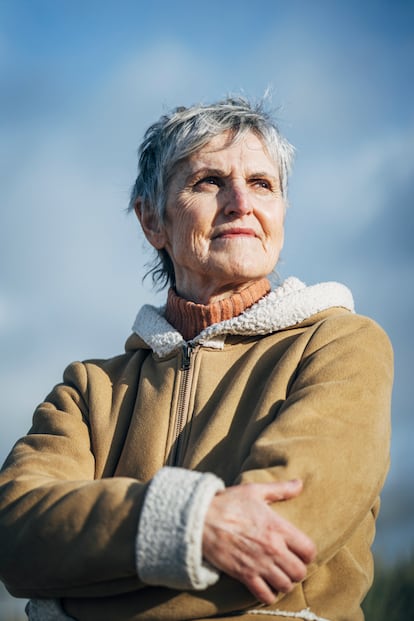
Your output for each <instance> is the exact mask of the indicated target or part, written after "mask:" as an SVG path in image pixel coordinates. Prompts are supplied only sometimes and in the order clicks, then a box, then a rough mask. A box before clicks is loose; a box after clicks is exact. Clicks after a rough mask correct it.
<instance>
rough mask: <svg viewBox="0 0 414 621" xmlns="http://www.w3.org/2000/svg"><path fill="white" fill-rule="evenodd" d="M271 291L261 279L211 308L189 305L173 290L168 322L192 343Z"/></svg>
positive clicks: (170, 296)
mask: <svg viewBox="0 0 414 621" xmlns="http://www.w3.org/2000/svg"><path fill="white" fill-rule="evenodd" d="M270 288H271V287H270V283H269V281H268V280H267V278H262V279H261V280H258V281H256V282H254V283H253V284H251V285H249V286H248V287H246V288H245V289H242V290H241V291H239V292H238V293H234V294H233V295H231V296H230V297H228V298H224V299H222V300H218V302H213V303H212V304H196V303H194V302H190V301H189V300H185V299H184V298H181V297H180V296H178V295H177V293H176V292H175V290H174V289H173V288H171V289H170V290H169V291H168V299H167V306H166V309H165V318H166V320H167V321H168V322H169V323H170V324H171V325H172V326H173V327H174V328H175V329H176V330H178V331H179V332H180V333H181V334H182V335H183V337H184V339H185V340H186V341H189V340H191V339H193V338H194V337H195V336H197V334H200V332H201V331H202V330H204V329H205V328H207V327H208V326H211V325H212V324H214V323H219V322H220V321H225V320H226V319H232V318H233V317H237V316H238V315H240V314H241V313H242V312H243V311H245V310H246V309H247V308H249V307H250V306H253V304H255V303H256V302H258V301H259V300H260V299H261V298H262V297H263V296H265V295H267V294H268V293H269V291H270Z"/></svg>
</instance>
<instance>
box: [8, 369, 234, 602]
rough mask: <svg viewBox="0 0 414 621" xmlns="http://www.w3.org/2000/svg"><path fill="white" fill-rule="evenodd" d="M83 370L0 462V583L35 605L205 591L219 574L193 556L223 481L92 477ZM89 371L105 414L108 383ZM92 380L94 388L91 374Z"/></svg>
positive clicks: (168, 471)
mask: <svg viewBox="0 0 414 621" xmlns="http://www.w3.org/2000/svg"><path fill="white" fill-rule="evenodd" d="M88 368H89V367H88V365H84V364H82V363H75V364H73V365H71V366H70V367H68V369H67V370H66V372H65V374H64V383H63V384H61V385H59V386H57V387H56V388H55V389H54V391H53V392H52V393H51V394H50V395H49V397H48V398H47V400H46V402H45V403H42V404H41V405H40V406H39V407H38V408H37V410H36V412H35V414H34V419H33V425H32V428H31V429H30V432H29V433H28V435H27V436H25V437H24V438H23V439H21V440H20V441H19V442H18V443H17V444H16V446H15V447H14V449H13V451H12V452H11V454H10V455H9V457H8V459H7V460H6V463H5V464H4V467H3V469H2V472H1V474H0V549H1V555H0V577H1V578H2V579H3V581H4V582H5V584H6V586H7V587H8V589H9V590H10V592H11V593H13V594H14V595H16V596H21V597H34V598H51V597H71V596H79V597H92V596H94V595H98V594H101V593H102V591H103V590H104V591H105V594H106V595H111V594H117V593H126V592H128V591H132V590H136V589H140V588H142V587H143V586H145V585H147V584H162V585H164V586H172V587H175V588H178V589H184V588H187V589H189V588H194V589H204V588H206V587H207V586H208V585H209V584H213V583H214V582H216V581H217V579H218V573H217V572H216V571H215V570H213V568H209V567H208V566H206V565H205V564H204V563H203V562H202V559H201V535H202V524H203V520H204V514H205V512H206V511H207V508H208V504H209V499H210V500H211V498H212V497H213V495H214V494H215V493H216V491H218V490H219V489H222V487H223V483H222V481H221V480H220V479H219V478H218V477H216V476H215V475H213V474H209V473H195V472H191V471H185V470H182V469H179V468H174V469H172V468H162V469H161V470H160V471H159V472H158V473H157V475H156V476H155V477H154V479H153V480H151V481H150V482H149V483H143V482H142V481H139V480H137V479H134V478H127V477H113V478H112V477H111V478H101V475H100V472H101V471H102V463H101V464H100V465H99V466H98V465H97V462H102V461H103V459H104V456H102V455H101V454H100V453H99V449H98V447H97V446H95V447H94V444H95V441H94V435H93V434H92V433H91V430H90V420H89V406H88V400H89V399H90V398H91V395H90V391H91V381H90V378H89V373H88ZM94 371H95V375H98V376H99V377H100V380H101V383H100V389H99V390H98V392H99V394H100V406H101V408H102V410H103V409H105V408H106V409H108V408H110V407H111V403H110V401H111V394H112V393H111V392H108V389H109V386H108V385H106V384H107V383H108V381H109V378H106V380H107V381H106V383H105V381H103V380H102V377H106V376H105V374H102V371H101V370H100V369H99V368H94ZM89 372H91V368H89ZM102 382H103V383H102ZM93 383H94V389H93V390H94V391H96V390H97V386H96V385H95V384H96V383H97V381H96V377H95V381H94V382H93ZM98 383H99V382H98ZM95 400H96V399H95ZM95 409H96V404H95ZM98 414H99V413H98ZM107 443H108V440H107ZM109 444H110V441H109ZM183 524H185V527H183ZM138 525H140V527H139V530H138ZM138 535H139V536H138ZM190 535H191V536H190ZM138 576H139V577H140V578H139V577H138ZM144 583H145V584H144ZM49 604H50V602H49V601H48V599H46V600H45V604H44V602H43V601H42V600H38V601H37V602H36V606H41V605H46V606H48V605H49Z"/></svg>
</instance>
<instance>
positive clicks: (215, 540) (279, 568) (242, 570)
mask: <svg viewBox="0 0 414 621" xmlns="http://www.w3.org/2000/svg"><path fill="white" fill-rule="evenodd" d="M301 489H302V484H301V482H300V481H299V482H284V483H265V484H248V485H238V486H234V487H230V488H227V489H226V490H224V491H223V492H220V493H219V494H217V495H216V496H215V497H214V499H213V501H212V503H211V505H210V507H209V509H208V511H207V515H206V520H205V524H204V533H203V554H204V556H205V558H206V559H207V560H208V561H209V562H210V563H212V564H213V565H215V566H216V567H217V568H218V569H220V570H222V571H224V572H225V573H227V574H228V575H230V576H232V577H233V578H236V579H237V580H239V581H240V582H242V583H243V584H245V586H246V587H247V588H248V589H249V590H250V591H251V592H252V593H253V595H255V597H256V598H257V599H259V600H260V601H262V602H264V603H271V602H273V601H274V599H275V594H276V593H277V592H289V591H290V590H291V589H292V588H293V586H294V583H296V582H299V581H301V580H303V579H304V578H305V576H306V564H307V563H309V562H311V561H312V560H313V558H314V555H315V547H314V544H313V543H312V541H311V540H310V539H309V538H308V537H307V536H306V535H305V534H304V533H302V532H301V531H300V530H299V529H297V528H296V527H295V526H293V525H292V524H290V523H289V522H288V521H287V520H285V519H283V518H282V517H280V516H279V515H278V514H277V512H275V511H274V510H272V509H271V508H270V507H269V504H270V503H271V502H276V501H277V500H284V499H288V498H292V497H294V496H296V495H298V494H299V493H300V491H301Z"/></svg>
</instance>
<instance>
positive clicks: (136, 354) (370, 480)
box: [0, 99, 392, 621]
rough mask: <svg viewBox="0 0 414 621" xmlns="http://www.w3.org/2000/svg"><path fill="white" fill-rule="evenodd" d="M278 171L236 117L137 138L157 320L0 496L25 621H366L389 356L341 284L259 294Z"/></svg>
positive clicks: (172, 118)
mask: <svg viewBox="0 0 414 621" xmlns="http://www.w3.org/2000/svg"><path fill="white" fill-rule="evenodd" d="M291 157H292V148H291V146H290V145H289V143H288V142H287V141H286V140H285V139H284V138H283V137H282V136H281V135H280V134H279V132H278V129H277V128H276V126H275V125H274V123H273V121H272V119H271V118H270V117H269V116H268V115H267V114H266V113H265V112H264V111H263V109H262V107H261V106H260V105H259V106H253V105H251V104H249V103H248V102H247V101H245V100H243V99H228V100H225V101H223V102H219V103H217V104H214V105H211V106H198V107H192V108H188V109H186V108H177V109H176V110H175V111H173V112H172V113H171V114H170V115H166V116H163V117H162V118H161V119H160V121H159V122H157V123H155V124H154V125H152V126H151V127H150V128H149V130H148V131H147V133H146V135H145V139H144V142H143V144H142V146H141V149H140V166H139V174H138V178H137V180H136V183H135V186H134V189H133V193H132V199H131V209H133V210H135V212H136V214H137V216H138V219H139V221H140V223H141V226H142V229H143V231H144V233H145V235H146V237H147V239H148V240H149V242H150V244H151V245H152V246H153V247H154V248H155V249H156V251H157V252H158V259H159V261H158V263H157V265H156V266H155V268H154V278H155V280H156V281H157V280H158V281H162V282H164V283H169V284H170V289H169V292H168V298H167V302H166V305H165V306H164V307H162V308H161V309H156V308H153V307H151V306H144V307H143V308H142V309H141V310H140V312H139V313H138V316H137V319H136V321H135V324H134V327H133V334H132V336H130V338H129V339H128V341H127V343H126V351H125V353H124V354H122V355H120V356H117V357H115V358H112V359H110V360H92V361H87V362H83V363H80V362H77V363H74V364H72V365H71V366H69V367H68V369H67V370H66V371H65V374H64V380H63V383H61V384H59V385H58V386H56V387H55V388H54V390H53V391H52V392H51V393H50V395H49V396H48V397H47V398H46V400H45V402H44V403H42V404H41V405H40V406H39V407H38V408H37V410H36V412H35V415H34V419H33V426H32V427H31V429H30V431H29V433H28V435H27V436H25V437H24V438H22V439H21V440H20V441H19V442H18V443H17V444H16V446H15V447H14V449H13V450H12V452H11V454H10V455H9V457H8V459H7V461H6V463H5V465H4V467H3V470H2V474H1V477H0V484H1V495H0V549H1V555H0V575H1V577H2V579H3V580H4V582H5V584H6V586H7V587H8V589H9V590H10V592H11V593H13V594H14V595H16V596H21V597H28V598H31V601H30V603H29V605H28V615H29V618H30V619H31V621H36V620H42V621H47V620H49V619H50V620H60V619H62V620H63V619H75V620H78V621H149V620H157V621H182V620H196V619H197V620H202V619H208V618H212V617H213V618H218V619H230V618H233V617H234V616H235V615H236V616H240V617H241V618H242V619H243V620H244V621H253V619H256V618H257V616H258V615H268V616H271V617H272V618H274V619H280V620H282V619H286V618H295V619H304V620H312V619H313V620H319V621H322V620H324V619H329V620H330V621H340V620H341V621H344V620H346V621H358V620H361V619H363V614H362V612H361V608H360V603H361V601H362V599H363V598H364V596H365V594H366V592H367V589H368V588H369V586H370V583H371V581H372V558H371V553H370V546H371V543H372V540H373V536H374V523H375V518H376V516H377V513H378V507H379V499H378V495H379V493H380V490H381V487H382V485H383V482H384V478H385V475H386V471H387V467H388V449H389V446H388V445H389V409H390V390H391V377H392V356H391V349H390V345H389V342H388V339H387V337H386V336H385V335H384V333H383V332H382V330H381V329H380V328H379V327H378V326H377V325H376V324H375V323H374V322H373V321H371V320H370V319H367V318H364V317H361V316H358V315H356V314H354V312H353V302H352V296H351V294H350V292H349V291H348V289H346V288H345V287H344V286H342V285H340V284H337V283H325V284H318V285H314V286H310V287H306V286H305V285H304V284H303V283H302V282H300V281H299V280H298V279H296V278H289V279H287V280H286V281H285V282H283V283H282V284H281V285H280V286H278V287H277V288H276V289H275V290H273V291H271V287H270V284H269V281H268V279H267V277H268V275H269V274H270V273H271V272H272V270H273V269H274V267H275V265H276V263H277V260H278V257H279V253H280V251H281V248H282V245H283V224H284V218H285V209H286V187H287V174H288V171H289V168H290V163H291Z"/></svg>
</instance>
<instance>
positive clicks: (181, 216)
mask: <svg viewBox="0 0 414 621" xmlns="http://www.w3.org/2000/svg"><path fill="white" fill-rule="evenodd" d="M229 138H230V137H229V134H228V132H225V133H223V134H220V135H218V136H216V137H215V138H213V139H212V140H211V141H210V142H209V143H208V144H207V145H206V146H204V147H203V148H202V149H200V150H199V151H197V152H196V153H194V154H193V155H191V156H190V157H189V158H188V159H186V160H184V161H182V162H180V163H179V164H178V165H177V167H176V170H175V172H174V174H173V176H172V179H171V182H170V184H169V188H168V195H167V205H166V215H165V221H164V225H163V227H162V232H161V234H160V235H159V236H158V237H157V243H156V244H154V245H156V246H157V248H158V249H160V248H165V250H166V251H167V252H168V254H169V256H170V257H171V259H172V262H173V264H174V269H175V276H176V288H177V292H178V293H179V294H180V295H181V296H183V297H185V298H187V299H190V300H193V301H195V302H198V303H202V304H206V303H209V302H212V301H214V300H217V299H220V298H222V297H226V296H227V295H230V294H231V293H234V292H235V291H238V290H240V289H242V288H244V287H245V286H247V285H248V284H250V283H251V282H253V281H254V280H257V279H259V278H261V277H263V276H267V275H268V274H269V273H270V272H271V271H272V270H273V268H274V266H275V265H276V263H277V260H278V258H279V253H280V251H281V248H282V245H283V222H284V213H285V203H284V200H283V197H282V194H281V189H280V179H279V173H278V168H277V165H276V164H275V162H273V161H272V160H271V159H270V158H269V156H268V154H267V152H266V151H265V149H264V147H263V144H262V142H261V140H260V139H259V138H258V137H257V136H256V135H255V134H254V133H252V132H249V133H247V134H246V135H245V136H243V137H242V138H241V139H240V140H237V141H236V142H234V143H233V144H232V143H231V142H230V140H229Z"/></svg>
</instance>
